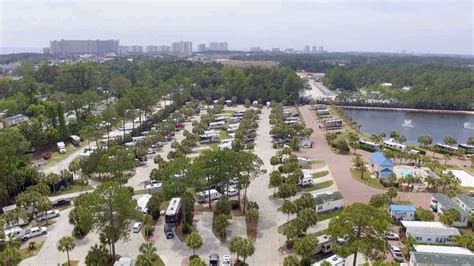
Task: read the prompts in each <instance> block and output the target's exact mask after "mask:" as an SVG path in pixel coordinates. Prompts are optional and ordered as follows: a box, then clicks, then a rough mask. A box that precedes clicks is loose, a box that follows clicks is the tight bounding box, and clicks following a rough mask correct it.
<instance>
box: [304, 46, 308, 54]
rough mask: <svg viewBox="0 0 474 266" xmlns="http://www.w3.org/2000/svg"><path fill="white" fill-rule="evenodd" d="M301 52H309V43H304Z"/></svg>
mask: <svg viewBox="0 0 474 266" xmlns="http://www.w3.org/2000/svg"><path fill="white" fill-rule="evenodd" d="M303 52H304V53H305V54H309V45H305V46H304V50H303Z"/></svg>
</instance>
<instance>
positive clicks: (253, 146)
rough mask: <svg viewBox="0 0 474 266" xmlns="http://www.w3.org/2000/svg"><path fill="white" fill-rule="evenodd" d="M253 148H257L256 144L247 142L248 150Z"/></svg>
mask: <svg viewBox="0 0 474 266" xmlns="http://www.w3.org/2000/svg"><path fill="white" fill-rule="evenodd" d="M253 148H255V144H253V143H249V144H247V150H253Z"/></svg>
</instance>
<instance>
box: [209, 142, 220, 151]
mask: <svg viewBox="0 0 474 266" xmlns="http://www.w3.org/2000/svg"><path fill="white" fill-rule="evenodd" d="M210 147H211V150H213V151H217V150H218V149H219V144H217V143H214V144H211V146H210Z"/></svg>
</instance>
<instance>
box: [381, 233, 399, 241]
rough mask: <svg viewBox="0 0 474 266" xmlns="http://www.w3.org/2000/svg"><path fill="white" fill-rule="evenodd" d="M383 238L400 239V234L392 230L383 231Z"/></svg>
mask: <svg viewBox="0 0 474 266" xmlns="http://www.w3.org/2000/svg"><path fill="white" fill-rule="evenodd" d="M383 238H385V239H387V240H400V236H398V234H397V233H394V232H387V233H385V235H384V237H383Z"/></svg>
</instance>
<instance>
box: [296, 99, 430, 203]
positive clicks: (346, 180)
mask: <svg viewBox="0 0 474 266" xmlns="http://www.w3.org/2000/svg"><path fill="white" fill-rule="evenodd" d="M300 112H301V114H302V117H303V119H304V121H305V123H306V125H307V126H308V127H311V128H312V129H313V131H314V132H313V134H312V135H311V139H312V141H314V146H313V148H311V149H305V150H302V152H301V153H300V154H301V155H303V156H307V157H309V158H311V159H313V160H324V161H325V162H326V164H327V165H328V166H329V169H330V170H331V173H332V175H333V177H334V181H335V182H336V184H337V187H338V189H339V191H340V192H341V193H342V195H343V197H344V203H345V205H350V204H352V203H354V202H365V203H367V202H369V200H370V197H371V196H372V195H374V194H380V193H385V191H384V190H382V189H376V188H372V187H369V186H366V185H364V184H362V183H360V182H358V181H356V180H354V179H353V178H352V176H351V173H350V169H351V167H352V157H353V156H351V155H339V154H335V153H333V152H332V151H331V149H330V147H329V146H328V145H327V143H326V140H325V138H324V132H323V131H321V129H319V128H318V122H317V119H316V115H315V114H314V112H313V111H312V110H311V109H310V108H309V106H303V107H301V108H300ZM398 195H399V196H400V200H402V201H405V200H409V201H411V202H412V203H413V204H414V205H416V206H421V207H423V208H428V207H429V204H430V200H431V195H430V194H429V193H405V192H398Z"/></svg>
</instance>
